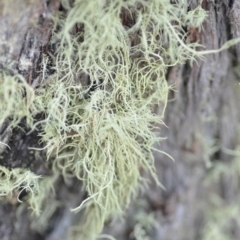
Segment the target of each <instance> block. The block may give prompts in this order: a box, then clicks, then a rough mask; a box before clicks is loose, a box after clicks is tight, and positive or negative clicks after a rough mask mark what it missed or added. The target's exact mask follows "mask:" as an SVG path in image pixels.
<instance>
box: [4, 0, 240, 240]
mask: <svg viewBox="0 0 240 240" xmlns="http://www.w3.org/2000/svg"><path fill="white" fill-rule="evenodd" d="M71 2H72V1H68V0H62V5H63V8H64V11H62V12H60V11H59V12H58V14H57V15H56V16H55V19H54V28H53V32H52V43H51V44H54V45H55V46H56V49H57V52H56V57H55V59H54V61H53V65H54V66H53V67H52V68H51V69H50V70H51V71H49V72H53V71H54V72H55V73H54V75H53V76H48V72H47V61H45V62H44V63H43V74H42V76H43V77H42V79H41V81H40V85H39V86H38V87H37V88H36V89H35V92H33V89H32V88H31V87H30V86H28V85H27V84H26V82H25V81H24V79H23V78H22V77H20V76H18V77H17V79H16V76H13V77H12V76H11V77H10V76H6V75H4V74H2V75H3V76H4V77H3V78H2V80H1V81H0V84H1V86H2V87H0V98H1V99H2V98H3V107H2V108H1V109H0V111H2V112H1V113H2V114H0V116H1V118H0V125H1V123H3V121H4V120H5V119H6V118H9V117H10V118H11V119H13V123H14V124H13V126H16V124H17V123H18V122H19V121H20V120H21V119H22V118H26V119H27V123H28V125H29V126H31V128H32V129H34V130H38V131H39V135H40V136H41V142H42V143H43V144H44V145H45V147H44V149H46V151H47V156H48V161H51V162H52V164H51V165H52V166H53V169H52V170H53V172H54V175H53V179H50V180H49V181H48V179H47V178H46V177H44V180H46V181H47V182H44V181H42V188H41V187H39V184H40V182H41V181H40V180H39V179H38V178H36V179H38V180H36V181H35V177H33V176H35V175H31V176H32V177H33V179H32V180H31V178H27V181H24V182H23V183H22V184H23V185H22V186H27V190H29V191H30V192H31V193H33V192H35V191H37V194H32V195H31V197H29V203H30V206H31V207H32V208H33V209H35V211H36V210H37V211H36V212H37V213H38V214H40V209H41V208H43V207H44V204H42V203H43V202H44V199H45V198H46V197H47V196H48V193H47V192H49V191H50V190H51V188H53V185H54V181H55V179H56V178H57V176H58V175H59V174H61V175H62V176H63V177H64V178H65V179H66V180H67V179H68V178H71V177H76V178H77V179H78V180H79V181H81V182H82V183H83V185H84V187H85V190H86V191H87V194H88V198H87V199H85V200H84V201H83V202H82V204H81V205H80V206H75V207H76V208H74V209H72V210H73V211H75V212H77V211H79V210H81V209H82V208H83V209H84V220H83V221H82V222H81V226H80V227H78V228H74V231H72V234H70V236H69V238H70V239H89V240H90V239H96V238H97V237H98V235H99V234H100V232H101V231H102V229H103V226H104V223H105V221H106V220H108V219H109V218H111V217H112V216H116V215H120V214H121V213H122V212H123V211H124V210H125V209H126V207H127V206H128V205H129V203H130V201H131V200H132V198H134V197H136V196H137V194H138V192H139V190H140V189H141V188H142V187H146V186H147V181H148V180H147V179H145V178H143V177H142V171H146V172H147V173H149V174H150V175H151V176H152V177H153V178H154V180H155V181H156V183H157V184H158V185H159V186H161V184H160V183H159V181H158V176H157V175H156V172H155V166H154V157H153V151H154V150H156V149H154V148H153V144H154V143H156V142H158V141H160V140H161V138H159V137H157V136H156V135H155V133H154V132H155V131H156V129H159V128H161V126H162V124H163V122H162V118H163V115H164V111H165V108H166V104H167V99H168V91H169V89H170V88H171V86H168V84H167V81H166V71H167V68H168V67H171V66H175V65H176V64H183V63H185V62H186V61H190V62H193V61H197V58H202V56H203V55H204V54H208V53H214V52H218V51H220V50H223V49H225V48H227V47H229V46H231V45H233V44H234V43H236V41H239V40H233V41H230V42H228V43H227V44H225V45H224V46H223V47H222V48H221V49H219V50H207V51H197V48H199V49H200V48H202V46H201V45H199V43H197V42H194V43H186V42H187V41H186V38H187V35H186V34H187V33H186V29H187V28H188V27H190V26H191V27H192V26H194V27H201V25H202V22H203V21H204V19H205V17H206V12H205V11H204V10H203V9H202V8H201V7H200V6H199V7H198V8H197V9H195V10H192V11H190V12H188V10H187V5H186V1H183V0H182V1H180V0H179V1H169V0H162V1H158V0H153V1H145V0H140V1H136V0H129V1H121V0H114V1H113V0H110V1H103V0H94V1H93V0H88V1H84V0H75V1H74V4H73V3H71ZM96 9H97V10H96ZM48 70H49V69H48ZM9 83H10V84H9ZM8 89H9V90H8ZM156 105H158V106H159V107H160V108H161V110H162V112H161V114H160V115H156V114H154V107H155V106H156ZM38 114H41V116H44V117H43V118H42V119H41V120H39V119H37V118H36V116H37V115H38ZM34 117H35V119H34ZM33 119H34V120H33ZM33 123H34V124H33ZM6 171H9V170H6ZM14 171H15V170H12V172H14ZM26 173H27V174H30V173H29V172H28V171H27V172H26ZM9 174H11V172H8V175H9ZM12 174H13V173H12ZM20 176H21V175H20ZM33 180H34V183H31V181H33ZM4 184H5V183H4ZM4 184H3V186H4ZM6 187H7V188H8V187H9V186H7V185H6ZM10 189H11V188H10ZM46 189H48V190H47V191H46ZM40 190H42V191H43V194H38V193H39V191H40ZM45 206H46V205H45ZM44 216H45V215H44ZM44 216H42V218H41V219H40V221H41V222H44V219H45V220H46V221H47V219H48V218H49V216H47V217H44ZM43 225H44V224H43Z"/></svg>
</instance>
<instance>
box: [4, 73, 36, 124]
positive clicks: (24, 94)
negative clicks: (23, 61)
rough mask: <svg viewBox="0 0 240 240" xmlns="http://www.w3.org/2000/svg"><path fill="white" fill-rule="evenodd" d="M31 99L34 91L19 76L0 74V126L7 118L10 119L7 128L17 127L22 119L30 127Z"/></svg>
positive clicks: (31, 117) (31, 116) (31, 121)
mask: <svg viewBox="0 0 240 240" xmlns="http://www.w3.org/2000/svg"><path fill="white" fill-rule="evenodd" d="M33 99H34V91H33V89H32V88H31V87H30V86H29V85H28V84H27V83H26V81H25V79H24V78H23V77H22V76H21V75H17V74H15V75H13V76H12V75H10V74H7V73H5V72H0V100H1V107H0V126H1V125H2V124H3V123H4V121H6V119H8V118H10V119H11V122H10V125H9V127H15V126H17V125H18V123H19V122H20V121H21V120H22V119H23V118H25V120H26V122H27V124H29V125H32V123H33V114H32V112H31V108H32V106H33V105H32V104H33Z"/></svg>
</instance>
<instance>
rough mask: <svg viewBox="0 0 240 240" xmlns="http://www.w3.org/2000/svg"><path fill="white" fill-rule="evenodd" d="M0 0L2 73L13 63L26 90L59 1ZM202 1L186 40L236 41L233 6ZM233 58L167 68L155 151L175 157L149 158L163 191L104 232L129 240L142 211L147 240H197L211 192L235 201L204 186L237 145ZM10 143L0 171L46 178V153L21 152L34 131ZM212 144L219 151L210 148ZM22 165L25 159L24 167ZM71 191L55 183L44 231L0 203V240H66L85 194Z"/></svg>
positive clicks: (222, 185) (239, 11)
mask: <svg viewBox="0 0 240 240" xmlns="http://www.w3.org/2000/svg"><path fill="white" fill-rule="evenodd" d="M1 1H2V2H1ZM1 1H0V6H1V5H2V6H1V7H0V9H2V11H1V10H0V36H1V40H0V68H1V69H4V70H8V69H10V68H9V65H11V63H12V62H13V61H15V63H16V64H15V65H14V64H13V65H11V71H14V72H19V73H21V74H22V75H23V76H24V77H25V78H26V81H27V82H28V83H29V84H31V85H32V84H34V80H36V79H37V78H38V77H39V74H40V73H39V71H38V70H39V68H40V62H41V56H42V54H43V53H46V54H47V52H48V51H50V52H51V51H53V53H54V50H53V49H52V46H50V45H49V40H50V38H51V35H50V31H51V27H52V25H51V24H52V22H51V16H52V15H53V14H54V13H55V11H56V10H57V9H59V7H60V3H59V1H58V0H52V1H40V0H36V1H20V0H18V1H13V0H12V1H8V4H9V5H11V7H14V8H9V6H6V5H7V4H6V3H5V1H3V0H1ZM6 2H7V1H6ZM201 2H202V3H201V4H202V7H203V8H204V9H206V10H207V11H208V13H209V15H208V19H207V21H205V23H204V25H203V28H202V30H198V29H191V30H190V31H189V36H188V38H189V40H190V41H198V42H200V43H201V44H203V45H204V46H206V49H217V48H219V47H221V46H222V45H223V44H224V43H225V42H226V41H227V40H229V39H232V38H233V37H240V24H239V19H240V1H239V0H235V1H233V0H224V1H221V0H215V1H212V0H203V1H201ZM197 4H199V3H198V2H197V1H189V8H190V9H193V8H195V7H196V6H197ZM3 9H5V10H3ZM4 11H5V12H4ZM239 57H240V45H237V46H235V47H233V48H231V49H229V50H226V51H223V52H221V53H218V54H210V55H207V56H206V59H205V61H200V60H199V61H198V62H197V63H193V65H192V66H191V64H190V63H186V64H184V65H182V66H176V67H173V68H171V69H169V70H168V73H167V79H168V81H169V84H174V86H175V90H176V91H172V92H170V94H169V103H168V106H167V110H166V114H165V119H164V122H165V123H166V125H167V126H168V128H166V127H162V129H161V133H160V134H161V136H164V137H166V138H167V139H166V140H164V141H162V142H161V144H160V146H157V147H158V148H159V149H161V150H162V151H165V152H167V153H168V154H170V155H171V156H173V158H174V159H175V162H173V161H171V160H170V159H169V158H168V157H167V156H165V155H163V154H159V153H155V157H156V167H157V172H158V176H159V179H160V181H161V183H162V184H163V185H164V186H165V188H166V190H162V189H161V188H159V187H156V186H155V185H154V184H153V183H152V184H151V185H150V187H149V189H147V191H146V192H145V193H144V194H143V195H142V197H141V199H142V202H144V204H142V203H141V202H139V201H137V200H136V201H134V202H133V203H132V204H131V206H130V208H129V211H127V213H126V215H125V218H126V222H125V223H122V222H116V223H115V225H111V226H110V225H106V228H105V229H104V232H105V233H110V234H112V235H113V236H115V237H116V239H118V240H125V239H133V238H131V236H132V234H131V233H132V231H133V228H134V223H135V220H134V216H135V214H136V213H137V212H138V211H143V210H144V211H145V212H148V213H149V212H152V213H154V214H155V225H154V228H153V229H152V230H151V231H150V233H149V234H150V236H151V239H153V240H193V239H196V240H199V239H203V236H202V233H201V229H202V227H203V224H204V220H205V217H206V214H207V213H208V212H209V211H210V210H211V203H210V198H209V196H210V193H211V192H216V193H218V194H220V195H222V196H223V198H224V199H226V200H229V201H231V200H232V199H234V198H235V194H236V193H234V191H233V189H232V188H231V180H230V179H224V177H223V178H222V180H221V182H219V183H217V184H212V185H210V186H209V185H206V184H204V180H205V179H206V178H207V177H208V175H209V174H210V172H211V168H209V166H210V165H211V164H214V163H215V161H221V162H224V163H225V164H226V167H228V163H229V162H230V161H231V158H230V157H229V156H228V155H226V154H225V152H224V151H223V149H224V148H229V149H234V148H235V147H236V144H237V137H238V136H237V133H236V129H237V127H238V123H239V120H240V110H239V107H238V106H239V104H238V102H239V100H240V86H239V82H240V80H239V77H240V74H239V73H238V72H237V71H236V70H234V69H236V67H237V66H238V64H239V61H238V59H239ZM9 71H10V70H9ZM156 111H157V110H156ZM22 124H23V126H24V123H22ZM4 129H7V126H5V127H2V129H0V134H1V135H3V132H4ZM26 130H27V129H26ZM8 143H9V145H10V147H11V152H10V151H8V150H6V151H5V152H4V155H3V156H4V158H2V159H0V164H1V165H4V166H7V167H9V168H13V167H28V168H30V169H31V170H32V171H33V172H35V173H37V174H41V175H47V174H49V171H50V170H49V169H48V166H47V165H46V163H45V161H44V155H42V156H39V158H35V157H33V156H31V153H30V151H28V150H27V146H29V144H31V146H33V145H34V146H36V147H38V144H39V143H38V138H37V133H32V134H31V135H28V136H26V135H25V133H24V132H21V131H20V130H14V131H13V132H12V133H11V136H10V137H9V141H8ZM216 145H218V146H219V148H216V149H215V150H214V149H213V147H214V146H216ZM211 151H212V152H211ZM16 154H17V155H18V158H16ZM3 159H4V160H3ZM25 159H30V160H29V162H26V161H25ZM70 185H71V187H68V186H66V185H65V184H63V181H62V180H59V182H58V183H57V188H58V194H57V196H56V198H57V199H58V200H60V201H62V202H63V203H64V204H63V206H62V207H60V208H59V210H58V211H57V212H56V213H55V214H54V216H53V218H52V219H51V221H50V223H49V227H48V228H47V229H45V230H44V231H42V232H36V231H35V230H34V229H32V228H31V220H30V218H29V217H28V216H29V215H28V214H27V210H26V209H25V210H23V211H22V212H21V213H20V215H19V214H17V211H16V210H17V207H18V203H15V204H12V203H1V204H0V239H4V240H15V239H19V240H28V239H29V240H32V239H34V240H37V239H39V240H40V239H41V240H43V239H44V240H54V239H59V240H61V239H62V240H64V237H63V236H64V234H65V233H64V231H65V230H66V229H67V227H68V226H69V225H70V224H71V222H74V221H75V219H73V217H72V216H70V213H69V211H68V209H69V208H68V207H69V202H70V203H75V204H76V203H79V202H81V199H83V194H84V193H82V192H81V191H80V189H79V186H76V184H74V180H73V183H72V184H70ZM66 196H68V197H67V199H66ZM239 227H240V226H238V225H237V224H235V225H234V226H233V238H232V239H240V233H239Z"/></svg>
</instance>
